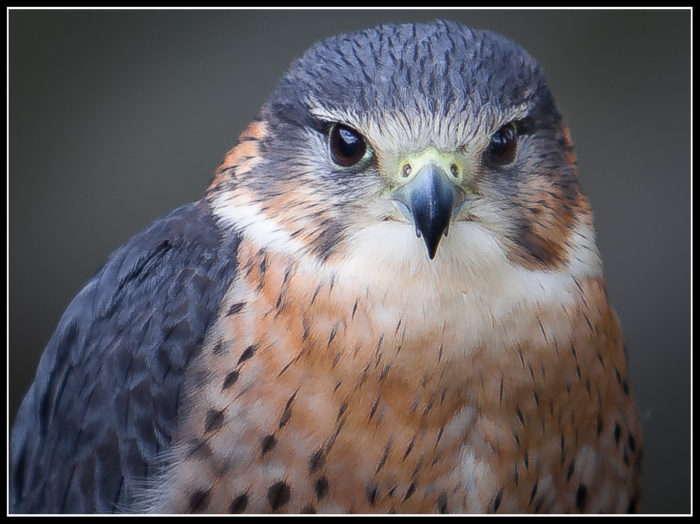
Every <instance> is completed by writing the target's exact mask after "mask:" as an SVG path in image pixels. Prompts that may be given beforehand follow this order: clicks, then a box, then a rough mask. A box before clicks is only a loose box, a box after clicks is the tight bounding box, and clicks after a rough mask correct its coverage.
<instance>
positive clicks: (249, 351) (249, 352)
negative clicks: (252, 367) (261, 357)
mask: <svg viewBox="0 0 700 524" xmlns="http://www.w3.org/2000/svg"><path fill="white" fill-rule="evenodd" d="M257 350H258V345H257V344H251V345H250V346H248V347H247V348H245V349H244V350H243V353H242V354H241V358H239V359H238V362H237V363H236V365H238V364H240V363H241V362H245V361H246V360H249V359H250V358H252V356H253V355H255V352H256V351H257Z"/></svg>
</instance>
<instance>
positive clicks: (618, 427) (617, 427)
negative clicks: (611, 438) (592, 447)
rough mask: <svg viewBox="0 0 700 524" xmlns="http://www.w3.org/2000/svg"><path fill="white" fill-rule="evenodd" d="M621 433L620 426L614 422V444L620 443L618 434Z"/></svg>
mask: <svg viewBox="0 0 700 524" xmlns="http://www.w3.org/2000/svg"><path fill="white" fill-rule="evenodd" d="M621 434H622V429H621V428H620V424H618V423H617V422H615V433H614V435H615V444H616V445H618V446H619V445H620V435H621Z"/></svg>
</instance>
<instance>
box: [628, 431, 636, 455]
mask: <svg viewBox="0 0 700 524" xmlns="http://www.w3.org/2000/svg"><path fill="white" fill-rule="evenodd" d="M627 445H628V446H629V448H630V451H631V452H632V453H634V451H635V448H636V447H637V445H636V443H635V441H634V437H633V436H632V433H628V434H627Z"/></svg>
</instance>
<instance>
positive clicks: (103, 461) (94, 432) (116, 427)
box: [11, 200, 239, 513]
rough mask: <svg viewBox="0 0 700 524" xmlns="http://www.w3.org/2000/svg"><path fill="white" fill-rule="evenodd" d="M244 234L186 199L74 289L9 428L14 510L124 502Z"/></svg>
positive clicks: (166, 430)
mask: <svg viewBox="0 0 700 524" xmlns="http://www.w3.org/2000/svg"><path fill="white" fill-rule="evenodd" d="M238 241H239V240H238V237H237V235H236V234H235V232H231V231H230V230H229V231H228V232H227V233H226V234H224V233H222V232H221V231H220V230H219V228H218V226H217V225H216V222H215V220H214V218H213V216H212V214H211V212H210V209H209V206H208V205H207V203H206V202H205V201H203V200H202V201H199V202H194V203H191V204H187V205H184V206H182V207H180V208H178V209H176V210H174V211H172V212H171V213H169V214H167V215H165V216H164V217H162V218H160V219H158V220H156V221H154V222H153V223H152V224H151V225H150V226H148V227H147V228H146V229H144V230H143V231H141V232H140V233H138V234H136V235H135V236H133V237H132V238H131V239H130V240H129V241H128V242H127V243H126V244H124V245H123V246H122V247H120V248H119V249H117V250H116V251H115V252H114V253H113V254H112V255H111V256H110V257H109V258H108V260H107V261H106V262H105V263H104V264H103V265H102V266H101V267H100V269H99V270H98V271H97V272H96V273H95V275H94V276H93V277H92V278H91V279H90V280H89V281H88V283H87V284H86V285H85V286H84V287H83V289H82V290H81V291H80V292H79V293H78V294H77V296H76V297H75V298H74V299H73V301H72V302H71V303H70V305H69V306H68V308H67V309H66V311H65V313H64V314H63V316H62V318H61V320H60V321H59V324H58V326H57V328H56V331H55V332H54V334H53V336H52V337H51V339H50V340H49V343H48V344H47V346H46V349H45V351H44V354H43V356H42V358H41V361H40V364H39V368H38V371H37V375H36V377H35V380H34V382H33V384H32V385H31V388H30V391H29V393H28V394H27V396H26V397H25V399H24V401H23V403H22V406H21V407H20V410H19V413H18V416H17V421H16V423H15V426H14V429H13V435H12V440H13V446H12V456H11V460H12V466H11V475H12V476H11V486H12V488H13V492H14V493H13V494H12V497H11V506H13V508H14V511H19V512H36V511H40V512H46V513H53V512H65V511H68V512H74V513H84V512H95V511H96V512H100V513H103V512H112V511H115V509H119V507H120V506H121V507H123V505H128V503H129V500H128V491H129V490H130V489H129V485H128V484H129V483H130V482H132V481H133V480H134V479H137V478H143V477H147V476H148V475H147V473H148V470H149V468H153V467H154V464H155V463H156V462H157V460H158V456H159V454H160V453H162V452H163V451H164V450H167V449H168V447H169V445H170V441H171V437H172V432H173V430H174V420H175V416H176V413H177V410H178V403H179V400H180V389H181V386H182V382H183V380H184V371H185V368H186V366H187V365H188V364H189V362H190V361H191V360H192V359H193V358H194V357H195V356H196V355H197V353H198V351H199V350H200V349H201V346H202V344H203V342H204V338H205V335H206V332H207V329H208V327H209V325H210V323H211V322H212V321H213V319H214V318H215V316H216V313H217V311H218V307H219V303H220V301H221V297H222V296H223V295H224V293H225V291H226V288H227V285H228V283H229V282H230V281H231V280H232V279H233V277H234V275H235V273H236V270H237V265H238V262H237V256H236V255H237V249H238ZM37 483H40V484H42V486H41V489H38V488H37V487H36V484H37ZM28 486H32V489H28Z"/></svg>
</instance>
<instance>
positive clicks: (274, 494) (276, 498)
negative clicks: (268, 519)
mask: <svg viewBox="0 0 700 524" xmlns="http://www.w3.org/2000/svg"><path fill="white" fill-rule="evenodd" d="M291 495H292V492H291V490H290V489H289V486H288V485H287V483H286V482H283V481H280V482H276V483H275V484H273V485H272V486H270V488H269V489H268V490H267V500H268V501H269V502H270V506H271V507H272V511H277V510H278V509H279V508H281V507H282V506H284V505H285V504H288V503H289V500H290V499H291Z"/></svg>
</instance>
